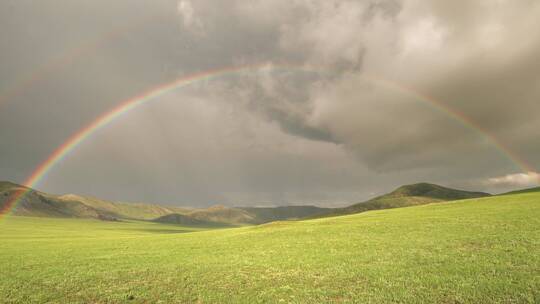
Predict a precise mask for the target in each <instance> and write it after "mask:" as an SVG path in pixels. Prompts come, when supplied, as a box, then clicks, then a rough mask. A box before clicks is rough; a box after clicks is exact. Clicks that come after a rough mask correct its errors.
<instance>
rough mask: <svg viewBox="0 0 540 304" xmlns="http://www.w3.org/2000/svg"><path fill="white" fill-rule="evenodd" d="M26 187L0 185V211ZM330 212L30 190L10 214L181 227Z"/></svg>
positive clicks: (263, 221)
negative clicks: (197, 205)
mask: <svg viewBox="0 0 540 304" xmlns="http://www.w3.org/2000/svg"><path fill="white" fill-rule="evenodd" d="M26 190H28V188H26V187H24V186H21V185H17V184H14V183H10V182H0V209H1V208H2V207H3V205H4V204H6V203H7V201H8V200H9V198H10V197H11V196H12V195H14V194H15V193H16V192H20V191H26ZM327 210H330V209H326V208H318V207H314V206H294V207H276V208H257V207H245V208H232V207H225V206H219V205H218V206H213V207H209V208H206V209H193V208H180V207H172V206H161V205H155V204H144V203H125V202H112V201H107V200H102V199H98V198H93V197H85V196H79V195H75V194H66V195H52V194H47V193H44V192H40V191H36V190H32V189H30V191H29V192H28V193H27V194H26V195H25V196H24V197H23V198H22V200H21V202H20V203H19V204H17V206H16V207H15V210H13V212H12V214H14V215H24V216H40V217H69V218H94V219H100V220H122V219H124V220H152V221H156V222H163V223H176V224H183V225H221V226H222V225H247V224H261V223H266V222H270V221H275V220H287V219H297V218H302V217H306V216H311V215H316V214H320V213H322V212H323V211H327Z"/></svg>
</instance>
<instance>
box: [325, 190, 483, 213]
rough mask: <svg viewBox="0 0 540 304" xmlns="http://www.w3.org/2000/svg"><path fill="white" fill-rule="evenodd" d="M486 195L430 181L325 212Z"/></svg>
mask: <svg viewBox="0 0 540 304" xmlns="http://www.w3.org/2000/svg"><path fill="white" fill-rule="evenodd" d="M486 196H490V194H489V193H484V192H471V191H464V190H457V189H452V188H447V187H443V186H439V185H435V184H430V183H418V184H411V185H405V186H401V187H399V188H397V189H396V190H394V191H392V192H390V193H388V194H384V195H381V196H378V197H375V198H373V199H371V200H368V201H366V202H362V203H357V204H354V205H351V206H348V207H345V208H338V209H334V210H332V211H330V212H329V213H327V214H325V216H334V215H345V214H352V213H359V212H364V211H368V210H380V209H391V208H400V207H409V206H416V205H425V204H430V203H437V202H446V201H454V200H460V199H469V198H479V197H486Z"/></svg>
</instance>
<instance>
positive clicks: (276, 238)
mask: <svg viewBox="0 0 540 304" xmlns="http://www.w3.org/2000/svg"><path fill="white" fill-rule="evenodd" d="M204 229H205V228H203V227H200V228H188V227H181V226H174V225H165V224H159V223H149V222H100V221H94V220H81V219H76V220H75V219H52V218H30V217H10V218H6V219H3V220H2V221H1V222H0V278H1V281H0V302H3V303H45V302H50V303H56V302H60V303H64V302H65V303H117V302H120V303H123V302H126V303H191V302H195V303H197V302H200V303H259V302H265V303H318V302H337V303H339V302H357V303H391V302H401V303H538V302H540V292H539V290H540V255H539V254H538V253H539V252H540V193H538V192H536V193H524V194H516V195H506V196H498V197H489V198H480V199H471V200H464V201H455V202H448V203H437V204H430V205H424V206H415V207H409V208H400V209H389V210H379V211H369V212H365V213H360V214H354V215H348V216H342V217H333V218H323V219H315V220H309V221H298V222H275V223H270V224H265V225H261V226H251V227H241V228H230V229H218V230H204Z"/></svg>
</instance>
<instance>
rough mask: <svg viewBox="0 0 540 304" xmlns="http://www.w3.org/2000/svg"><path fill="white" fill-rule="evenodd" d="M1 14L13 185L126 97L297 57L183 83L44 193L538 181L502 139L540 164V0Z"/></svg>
mask: <svg viewBox="0 0 540 304" xmlns="http://www.w3.org/2000/svg"><path fill="white" fill-rule="evenodd" d="M0 6H1V7H0V20H1V22H2V27H0V39H1V41H2V55H1V57H0V60H2V62H1V63H2V67H3V68H2V69H1V70H0V94H1V95H0V96H2V97H3V98H4V99H2V101H1V102H0V140H1V141H2V144H1V145H0V155H2V157H1V158H0V172H1V173H2V179H9V180H13V181H16V182H22V181H23V180H24V178H25V177H26V176H28V175H29V174H30V173H31V171H32V169H33V168H34V167H35V166H36V165H37V164H39V163H40V162H41V161H42V160H43V159H45V158H46V157H47V155H48V154H49V153H51V151H53V150H54V148H55V147H57V146H58V145H60V144H61V143H62V142H63V141H64V140H65V139H66V138H68V137H69V136H70V135H71V134H73V133H74V132H76V130H78V129H80V128H82V127H83V126H85V125H87V124H88V123H89V122H91V121H92V120H93V119H95V118H96V117H98V116H99V115H101V113H103V112H106V111H107V110H108V109H110V108H112V107H113V106H115V105H118V104H119V103H120V102H121V101H123V100H126V99H128V98H131V97H133V96H136V95H139V94H141V93H142V92H145V91H147V90H148V89H150V88H153V87H155V86H157V85H159V84H162V83H166V82H169V81H171V80H173V79H176V78H179V77H182V76H185V75H189V74H191V73H195V72H200V71H205V70H209V69H216V68H221V67H227V66H237V65H238V66H240V65H245V64H253V63H259V62H269V63H274V64H275V65H276V66H279V64H280V63H288V64H289V65H290V66H291V67H290V68H289V69H273V68H272V64H269V67H268V68H263V69H259V70H252V71H247V72H244V73H236V74H232V75H227V76H224V77H219V78H217V79H213V80H208V81H206V82H200V83H197V84H195V85H193V86H191V87H186V88H183V89H182V90H179V91H176V92H171V93H170V94H168V95H166V96H163V97H162V98H160V99H159V102H156V103H152V104H148V105H145V106H144V107H141V108H139V109H137V110H136V111H134V112H133V113H130V114H129V115H127V116H125V117H123V118H121V119H119V120H118V121H117V122H115V123H114V124H113V125H111V126H110V127H109V128H106V129H105V130H102V131H100V132H98V133H97V134H95V136H93V137H92V138H91V139H89V140H88V141H86V142H85V143H84V144H83V145H81V146H80V147H79V148H78V149H77V150H76V151H75V152H74V153H72V154H70V155H69V156H68V157H67V158H66V159H65V160H64V161H63V162H62V163H60V164H59V165H58V166H57V167H55V168H54V169H53V171H51V173H50V175H49V176H48V178H47V179H46V180H45V181H44V182H43V183H42V184H41V185H40V187H43V190H47V191H52V192H58V193H64V192H75V193H80V194H92V195H96V196H102V197H105V198H111V199H125V200H139V201H155V202H168V203H178V204H185V205H208V204H213V203H226V204H242V205H249V204H256V203H261V202H263V203H265V204H267V203H270V204H287V203H306V202H307V203H320V204H332V203H337V204H339V203H344V202H347V201H355V200H360V199H363V198H366V197H369V196H370V195H373V194H377V193H381V192H384V191H386V190H389V189H391V188H392V187H394V186H397V185H399V184H402V183H408V182H415V181H426V180H427V181H432V182H439V183H443V184H448V185H454V186H461V187H468V188H471V189H477V190H482V189H488V190H493V191H501V190H504V189H506V188H510V187H512V185H515V186H523V185H525V184H527V185H528V184H531V183H532V182H531V181H533V182H534V179H535V178H534V177H535V176H536V175H534V174H529V173H526V174H525V175H516V173H517V172H518V171H520V170H521V169H520V168H519V167H518V166H517V165H516V163H515V162H516V160H515V157H514V159H513V160H512V159H509V156H508V155H505V153H506V152H504V151H502V150H501V149H500V148H498V147H497V146H496V145H495V144H494V143H493V142H491V141H490V139H489V136H493V137H496V138H497V139H498V140H499V141H500V142H502V143H503V144H504V145H505V146H506V148H507V149H509V150H513V151H514V154H515V155H517V156H518V157H519V158H522V160H523V162H527V163H528V164H529V166H530V167H532V169H534V170H535V171H537V170H536V169H538V167H540V158H539V155H540V151H539V150H538V149H540V145H539V144H538V142H537V141H536V140H535V139H536V138H540V134H539V130H540V120H539V119H538V118H537V113H540V103H539V102H538V99H539V97H540V73H538V71H539V70H540V69H539V68H540V66H539V62H538V60H537V54H538V53H540V35H538V33H537V32H538V29H540V24H539V23H540V5H539V4H538V3H537V2H535V1H525V0H523V1H484V0H476V1H443V0H440V1H430V2H425V1H417V0H406V1H346V0H344V1H308V0H295V1H285V0H283V1H282V0H276V1H239V0H238V1H236V0H235V1H205V0H199V1H188V0H181V1H152V2H148V1H114V2H112V3H110V2H106V1H55V2H36V1H4V2H2V3H1V4H0ZM302 66H303V67H306V68H307V67H315V68H316V69H317V70H319V72H317V71H315V72H306V71H305V70H302V69H301V68H299V67H302ZM294 67H296V68H294ZM36 75H37V76H36ZM367 75H374V76H376V77H378V78H383V79H388V80H391V81H393V82H396V83H398V84H399V85H400V86H408V87H409V88H413V89H414V90H416V91H419V92H422V93H423V94H427V95H430V96H432V97H433V98H435V99H436V100H437V102H438V103H439V104H440V105H442V106H443V107H440V106H436V105H433V104H430V103H429V102H426V101H422V100H419V98H418V97H417V96H416V97H415V96H412V95H411V94H410V93H407V90H401V89H399V88H398V89H396V88H391V87H388V86H385V85H383V84H381V83H377V82H376V81H372V80H369V77H366V76H367ZM28 79H30V80H28ZM2 97H0V99H1V98H2ZM444 107H447V108H451V109H452V110H453V111H455V112H459V113H460V114H459V115H462V116H463V117H467V118H466V119H469V120H471V121H473V122H474V123H473V126H471V125H467V124H466V123H463V122H462V121H460V119H456V118H455V117H453V115H454V114H450V113H448V110H445V109H444ZM484 133H488V134H489V136H487V135H486V134H484ZM103 176H107V178H103ZM531 177H532V178H531ZM478 188H481V189H478Z"/></svg>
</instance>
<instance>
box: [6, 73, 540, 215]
mask: <svg viewBox="0 0 540 304" xmlns="http://www.w3.org/2000/svg"><path fill="white" fill-rule="evenodd" d="M263 68H270V69H285V70H290V69H294V70H300V71H307V72H321V70H320V69H316V68H312V67H309V66H300V65H290V64H276V63H258V64H252V65H243V66H233V67H226V68H220V69H213V70H208V71H204V72H199V73H195V74H191V75H188V76H185V77H182V78H179V79H176V80H174V81H172V82H169V83H166V84H162V85H159V86H157V87H155V88H153V89H151V90H149V91H146V92H144V93H142V94H140V95H138V96H135V97H133V98H131V99H128V100H126V101H124V102H122V103H120V104H119V105H117V106H115V107H114V108H112V109H111V110H109V111H107V112H105V113H103V114H102V115H101V116H99V117H97V118H96V119H95V120H94V121H92V122H91V123H90V124H89V125H87V126H86V127H84V128H82V129H80V130H79V131H78V132H76V133H74V134H73V135H72V136H71V137H70V138H68V139H67V140H66V141H65V142H64V143H63V144H62V145H60V146H59V147H57V148H56V149H55V150H54V151H53V153H51V154H50V155H49V157H47V158H46V159H45V161H43V162H42V163H41V164H40V165H39V166H38V167H36V168H35V170H34V171H33V172H32V174H31V175H30V176H29V177H28V178H27V180H26V181H25V182H24V183H23V185H24V186H25V188H23V189H22V190H20V191H16V192H15V193H14V194H13V195H12V196H11V197H10V198H9V199H8V200H7V202H6V203H5V204H4V207H3V208H2V209H1V210H0V216H2V215H7V214H9V213H10V212H11V211H12V210H14V207H15V206H16V205H17V204H18V203H19V202H20V201H21V200H22V199H23V198H24V197H25V195H26V194H27V193H29V192H30V191H31V190H32V188H34V187H35V186H36V185H37V184H38V183H39V182H40V181H41V180H43V179H44V178H45V177H46V175H47V173H48V172H49V171H50V170H51V169H52V168H53V167H54V166H55V165H56V164H58V163H59V162H61V161H62V160H63V159H64V158H65V157H66V155H68V154H70V153H71V152H72V151H73V150H74V149H75V148H76V147H77V146H79V145H80V144H81V143H82V142H84V141H85V140H87V139H88V138H90V137H91V136H92V135H93V134H95V133H96V132H98V131H99V130H101V129H103V128H105V127H107V126H108V125H110V124H111V123H112V122H113V121H115V120H116V119H117V118H119V117H120V116H122V115H124V114H126V113H128V112H130V111H131V110H133V109H136V108H138V107H140V106H142V105H144V104H147V103H149V102H151V101H156V100H158V98H159V97H161V96H163V95H166V94H168V93H170V92H172V91H175V90H177V89H179V88H182V87H185V86H187V85H190V84H193V83H196V82H200V81H206V80H211V79H214V78H217V77H221V76H224V75H229V74H235V73H240V72H245V71H250V70H259V69H263ZM365 78H366V79H367V80H369V81H371V82H373V83H376V84H378V85H382V86H384V87H387V88H390V89H393V90H397V91H399V92H402V93H404V94H407V95H409V96H411V97H414V98H415V99H418V100H420V101H423V102H424V103H426V104H428V105H430V106H432V107H434V108H436V109H438V110H440V111H442V112H444V113H446V114H447V115H448V116H449V117H451V118H453V119H454V120H456V121H458V122H460V123H461V124H463V125H465V126H466V127H468V128H470V129H473V130H475V131H476V132H478V133H479V134H481V135H483V136H485V137H486V138H487V139H488V140H490V141H491V142H492V144H493V145H494V146H495V147H496V148H497V149H498V150H499V151H500V152H501V154H502V155H504V156H505V157H507V158H508V159H509V160H510V161H512V162H513V163H514V164H516V165H517V166H518V167H519V169H520V170H521V171H523V172H526V173H529V172H535V170H533V168H532V167H531V166H530V165H528V164H527V163H526V162H525V161H523V160H521V159H520V158H519V157H518V156H517V155H516V154H515V153H513V151H512V150H511V149H509V148H508V147H507V146H505V145H504V143H502V142H501V141H500V140H498V139H497V138H496V137H495V136H494V135H492V134H490V133H489V132H488V131H487V130H485V129H483V128H482V127H481V126H480V125H478V124H477V123H475V122H474V121H472V120H471V119H470V118H468V117H467V116H466V115H464V114H463V113H460V112H458V111H456V110H455V109H452V108H450V107H448V106H446V105H444V104H443V103H442V102H440V101H438V100H437V99H435V98H434V97H432V96H429V95H426V94H423V93H421V92H419V91H417V90H415V89H413V88H410V87H408V86H406V85H403V84H399V83H395V82H392V81H390V80H386V79H381V78H377V77H375V76H365Z"/></svg>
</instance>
